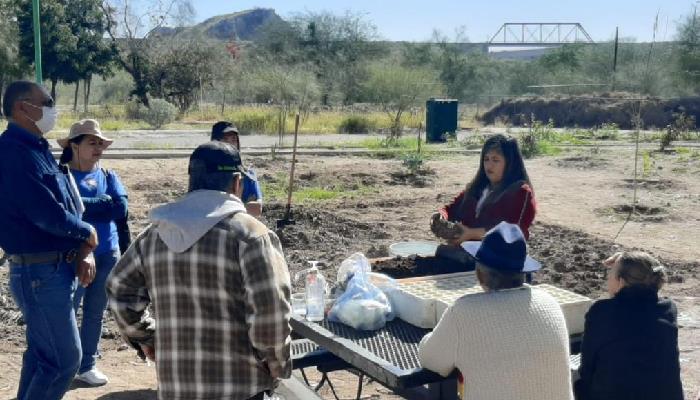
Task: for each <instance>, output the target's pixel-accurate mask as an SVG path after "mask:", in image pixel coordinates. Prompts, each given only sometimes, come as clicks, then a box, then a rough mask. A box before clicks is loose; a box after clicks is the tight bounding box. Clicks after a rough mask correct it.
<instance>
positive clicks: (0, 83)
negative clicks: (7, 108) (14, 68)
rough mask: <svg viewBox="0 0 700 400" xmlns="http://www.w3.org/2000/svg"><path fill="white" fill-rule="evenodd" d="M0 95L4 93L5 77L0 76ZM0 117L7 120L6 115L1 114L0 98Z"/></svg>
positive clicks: (0, 104)
mask: <svg viewBox="0 0 700 400" xmlns="http://www.w3.org/2000/svg"><path fill="white" fill-rule="evenodd" d="M0 93H5V76H4V75H2V74H0ZM0 116H4V117H5V119H7V115H5V113H4V112H2V96H0Z"/></svg>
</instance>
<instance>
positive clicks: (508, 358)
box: [418, 222, 573, 400]
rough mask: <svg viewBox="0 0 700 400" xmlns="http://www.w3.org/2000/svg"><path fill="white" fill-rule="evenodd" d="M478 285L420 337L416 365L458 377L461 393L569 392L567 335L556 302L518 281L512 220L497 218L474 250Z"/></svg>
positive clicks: (520, 258) (519, 256)
mask: <svg viewBox="0 0 700 400" xmlns="http://www.w3.org/2000/svg"><path fill="white" fill-rule="evenodd" d="M475 259H476V276H477V279H478V281H479V283H480V285H481V287H482V288H483V290H484V293H477V294H472V295H467V296H464V297H462V298H460V299H458V300H457V301H456V302H455V303H454V305H452V306H451V307H449V308H448V309H447V310H446V311H445V313H444V314H443V316H442V318H441V319H440V321H439V322H438V324H437V326H436V327H435V329H434V330H433V332H432V333H429V334H428V335H426V336H425V337H424V338H423V340H422V341H421V343H420V346H419V351H418V356H419V359H420V362H421V365H422V366H423V367H425V368H428V369H430V370H433V371H435V372H437V373H439V374H440V375H442V376H447V375H449V374H450V373H451V372H452V371H453V370H454V369H455V368H456V369H458V370H459V372H460V373H461V374H462V376H463V377H464V396H463V399H465V400H506V399H518V400H571V399H573V393H572V388H571V375H570V370H569V335H568V332H567V329H566V321H565V319H564V314H563V312H562V310H561V307H560V306H559V303H557V301H556V300H555V299H554V298H553V297H552V296H551V295H549V294H548V293H546V292H545V291H543V290H540V289H537V288H536V287H534V286H529V285H526V284H524V281H525V274H524V273H523V270H524V269H525V268H526V264H528V263H531V261H528V257H527V246H526V244H525V237H524V236H523V233H522V231H521V230H520V227H519V226H518V225H515V224H510V223H507V222H501V223H500V224H498V225H496V226H495V227H494V228H492V229H491V230H490V231H488V232H487V233H486V235H484V238H483V241H482V242H481V246H480V247H479V248H478V250H477V251H476V254H475Z"/></svg>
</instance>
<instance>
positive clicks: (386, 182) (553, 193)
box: [0, 150, 700, 400]
mask: <svg viewBox="0 0 700 400" xmlns="http://www.w3.org/2000/svg"><path fill="white" fill-rule="evenodd" d="M632 158H633V154H632V153H631V151H626V150H622V151H620V150H618V151H616V152H615V153H613V152H606V151H603V152H599V153H595V154H594V153H592V152H590V151H584V150H582V151H580V152H579V151H574V152H570V153H565V154H562V155H561V156H559V157H556V158H551V157H550V158H538V159H534V160H530V161H528V162H527V167H528V171H529V172H530V176H531V179H532V182H533V185H534V187H535V192H536V196H537V200H538V203H539V212H538V216H537V222H536V224H535V225H534V227H533V228H532V235H531V240H530V251H531V253H532V255H533V256H534V257H535V258H537V259H539V260H541V261H542V262H543V265H544V268H543V270H542V271H541V272H540V273H538V274H537V275H536V280H537V281H538V282H548V283H553V284H555V285H558V286H561V287H565V288H568V289H571V290H573V291H576V292H578V293H581V294H584V295H587V296H590V297H592V298H599V297H601V296H603V295H604V283H605V281H604V279H605V271H604V270H603V268H602V267H601V266H600V261H601V260H602V259H604V257H606V256H608V255H610V254H612V253H613V252H615V251H618V250H620V249H631V248H636V249H642V250H645V251H648V252H650V253H653V254H655V255H657V256H658V257H659V258H660V259H661V260H662V261H663V262H664V263H665V265H667V266H668V268H669V276H670V283H669V284H667V285H666V286H665V288H664V289H663V294H664V295H666V296H669V297H671V298H672V299H673V300H674V301H676V303H677V304H678V307H679V311H680V313H679V324H680V326H681V329H680V334H679V336H680V350H681V366H682V374H683V376H682V378H683V383H684V387H685V391H686V396H687V398H692V395H694V394H695V393H697V392H698V390H699V389H700V333H699V332H700V277H699V276H698V274H699V273H700V269H699V268H698V266H699V263H698V260H700V246H699V244H700V240H699V239H698V238H699V237H700V179H698V177H700V162H698V160H697V158H690V159H688V158H687V157H681V156H679V155H676V154H663V155H657V156H655V167H654V168H655V169H653V170H650V171H647V174H646V175H645V176H644V177H642V178H643V180H642V182H641V183H640V185H639V189H638V195H637V198H638V200H639V204H638V205H639V207H636V208H635V212H634V213H632V214H631V216H630V218H629V222H628V223H627V225H626V226H625V229H624V230H623V231H622V233H621V234H620V235H619V237H618V239H617V240H616V241H613V239H614V238H615V236H616V234H617V233H618V231H619V230H620V227H621V226H622V224H623V222H624V221H625V219H626V218H627V217H628V215H630V210H631V208H630V207H629V205H630V204H631V199H632V189H631V178H632V177H633V171H632V166H633V163H632ZM253 161H254V162H255V165H256V167H257V170H258V175H259V176H260V177H261V180H262V181H263V182H264V184H265V185H266V186H267V187H270V188H272V187H275V186H276V185H277V186H279V185H282V184H283V183H284V177H285V176H286V174H287V171H288V170H289V165H290V164H289V160H284V159H276V160H273V159H270V158H259V159H255V160H253ZM477 163H478V156H460V157H453V158H449V159H446V158H438V159H434V160H431V161H429V162H427V165H428V167H429V168H430V169H431V170H432V171H433V172H432V173H426V174H423V175H421V176H420V177H419V179H417V180H416V179H413V178H410V177H409V178H407V175H406V173H405V171H404V170H403V169H402V167H401V164H400V162H399V161H396V160H378V159H368V158H333V157H326V158H319V157H316V158H303V159H301V160H300V161H299V163H298V166H297V174H298V175H297V176H299V177H300V179H299V184H298V187H299V188H301V189H312V188H325V189H328V190H332V191H334V192H336V193H340V194H339V195H335V196H332V197H333V198H330V199H326V200H317V201H308V202H307V203H306V204H303V205H296V204H295V205H294V206H293V210H294V214H293V215H294V219H295V220H296V224H295V225H291V226H288V227H286V228H284V230H282V231H278V234H279V236H280V238H281V240H282V242H283V244H284V246H285V253H286V256H287V260H288V262H289V266H290V270H291V272H292V273H294V272H296V271H299V270H301V269H302V268H305V267H306V261H308V260H320V261H321V262H322V269H323V271H324V273H325V275H326V276H327V277H329V278H330V280H331V281H332V280H334V279H335V275H336V269H337V267H338V265H339V264H340V262H341V261H342V260H343V259H344V258H345V257H347V256H348V255H350V254H351V253H352V252H355V251H361V252H364V253H365V254H367V255H368V256H373V257H378V256H385V255H387V248H388V245H390V244H391V243H393V242H396V241H400V240H408V239H433V238H432V235H431V233H430V230H429V227H428V224H429V217H430V214H431V213H432V212H433V211H434V210H435V209H436V208H437V207H438V206H440V205H442V204H444V203H446V202H448V201H449V200H450V199H451V198H452V197H453V196H455V195H456V194H457V193H458V192H459V191H460V190H461V189H462V188H463V187H464V185H465V183H466V181H467V180H468V179H469V178H470V177H471V176H472V174H473V173H474V171H475V168H476V167H477ZM105 164H106V165H105V166H107V167H109V168H114V169H116V170H117V171H118V172H119V173H120V175H121V176H122V179H123V181H124V182H125V185H126V187H127V189H128V190H129V194H130V202H131V204H130V210H131V211H130V212H131V218H132V220H131V223H132V230H133V231H134V232H139V231H140V230H142V229H143V228H144V227H145V226H146V225H147V212H148V210H149V209H150V208H152V207H153V206H154V205H157V204H159V203H163V202H166V201H170V200H172V199H174V198H176V197H178V196H179V195H181V194H183V193H184V192H185V190H186V185H187V173H186V166H187V162H186V160H120V161H118V160H109V162H108V163H107V162H105ZM283 213H284V207H283V205H281V204H279V203H278V202H271V203H269V204H267V205H266V210H265V217H264V221H265V222H266V224H267V225H268V226H269V227H271V228H273V229H274V226H275V220H276V219H278V218H282V216H283ZM6 282H7V268H0V370H2V371H3V373H2V374H0V398H2V399H4V398H12V397H13V395H14V393H15V390H16V384H17V380H18V375H19V367H20V365H21V352H22V351H23V348H24V338H23V326H22V325H21V318H20V314H19V313H18V311H17V309H16V308H15V307H14V303H13V301H12V299H11V296H10V295H9V292H8V288H7V284H6ZM299 285H300V283H297V284H296V286H297V288H299V287H300V286H299ZM103 334H104V335H103V336H104V339H103V340H102V342H101V348H102V354H103V357H102V359H101V360H100V361H99V363H98V366H99V368H101V369H102V370H103V371H104V372H105V373H106V374H107V375H108V376H109V377H110V378H111V380H112V381H111V382H110V383H109V384H108V385H107V386H104V387H102V388H79V387H78V388H75V389H74V390H71V391H70V392H69V394H68V395H67V396H66V398H67V399H125V400H127V399H128V400H135V399H155V390H154V389H155V387H156V379H155V371H154V368H153V367H152V366H147V365H145V364H143V363H141V362H140V361H139V360H137V359H136V358H135V356H134V354H133V352H132V351H130V350H124V347H123V345H122V343H121V341H120V339H119V337H118V333H117V331H116V327H115V325H114V322H113V321H112V320H111V318H109V317H108V320H107V324H106V327H105V331H104V332H103ZM331 377H332V379H333V382H334V384H335V385H336V388H337V389H338V390H339V392H340V393H341V397H343V398H352V397H354V391H355V385H356V383H357V378H356V377H355V376H354V375H351V374H349V373H344V372H338V373H332V374H331ZM321 395H322V396H323V397H324V398H329V399H330V398H332V395H331V393H330V391H328V389H327V388H325V389H323V390H322V391H321ZM364 395H365V398H370V396H373V397H374V398H382V399H385V398H386V399H391V398H398V397H394V396H393V395H391V394H390V392H389V391H388V390H387V389H385V388H383V387H381V386H379V385H377V384H369V385H368V386H366V389H365V391H364Z"/></svg>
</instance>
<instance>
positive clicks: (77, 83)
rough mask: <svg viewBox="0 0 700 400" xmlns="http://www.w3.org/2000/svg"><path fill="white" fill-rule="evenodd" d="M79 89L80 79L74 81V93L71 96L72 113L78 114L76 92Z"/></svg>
mask: <svg viewBox="0 0 700 400" xmlns="http://www.w3.org/2000/svg"><path fill="white" fill-rule="evenodd" d="M79 89H80V79H78V80H77V81H75V93H74V94H73V112H78V90H79Z"/></svg>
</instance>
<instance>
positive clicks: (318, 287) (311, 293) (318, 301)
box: [306, 261, 326, 322]
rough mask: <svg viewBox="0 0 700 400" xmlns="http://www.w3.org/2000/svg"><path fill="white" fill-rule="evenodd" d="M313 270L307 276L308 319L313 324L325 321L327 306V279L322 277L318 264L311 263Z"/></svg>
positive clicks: (315, 262) (316, 262)
mask: <svg viewBox="0 0 700 400" xmlns="http://www.w3.org/2000/svg"><path fill="white" fill-rule="evenodd" d="M309 263H310V264H311V268H309V269H308V273H307V274H306V319H307V320H308V321H312V322H319V321H323V318H324V316H325V315H324V309H325V305H326V279H325V278H324V277H323V275H321V273H320V272H319V270H318V267H317V266H316V264H318V261H309Z"/></svg>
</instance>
